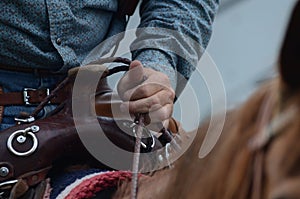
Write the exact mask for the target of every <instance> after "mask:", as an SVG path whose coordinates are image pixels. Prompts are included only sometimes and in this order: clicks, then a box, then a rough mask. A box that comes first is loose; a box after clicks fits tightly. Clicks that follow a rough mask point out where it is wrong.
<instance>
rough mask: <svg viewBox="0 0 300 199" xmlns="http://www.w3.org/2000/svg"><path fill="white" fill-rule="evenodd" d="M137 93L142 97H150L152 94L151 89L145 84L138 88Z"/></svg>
mask: <svg viewBox="0 0 300 199" xmlns="http://www.w3.org/2000/svg"><path fill="white" fill-rule="evenodd" d="M137 93H138V94H139V95H141V96H142V97H148V96H149V95H150V94H149V90H148V89H147V88H146V87H145V86H142V87H140V89H138V90H137Z"/></svg>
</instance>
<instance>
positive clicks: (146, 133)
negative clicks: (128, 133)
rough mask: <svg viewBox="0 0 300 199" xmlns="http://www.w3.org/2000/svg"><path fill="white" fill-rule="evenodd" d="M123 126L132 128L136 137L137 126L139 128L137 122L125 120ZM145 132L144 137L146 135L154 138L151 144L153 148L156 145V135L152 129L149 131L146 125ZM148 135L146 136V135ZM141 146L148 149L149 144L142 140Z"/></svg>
mask: <svg viewBox="0 0 300 199" xmlns="http://www.w3.org/2000/svg"><path fill="white" fill-rule="evenodd" d="M123 126H125V127H127V128H131V129H132V133H133V135H134V137H136V136H137V135H136V128H137V124H136V123H134V122H123ZM143 134H144V136H143V137H144V138H145V137H151V139H152V144H151V146H150V148H153V147H154V145H155V139H154V135H153V133H151V131H149V130H148V129H147V128H146V127H143ZM145 135H146V136H145ZM141 146H142V147H143V148H144V149H147V147H148V146H147V145H146V144H145V143H144V142H141Z"/></svg>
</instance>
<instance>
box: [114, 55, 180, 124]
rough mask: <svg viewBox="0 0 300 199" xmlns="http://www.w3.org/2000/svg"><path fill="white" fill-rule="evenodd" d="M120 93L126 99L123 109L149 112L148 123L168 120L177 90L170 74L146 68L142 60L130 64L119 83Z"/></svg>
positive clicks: (124, 110) (131, 112)
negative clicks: (172, 83)
mask: <svg viewBox="0 0 300 199" xmlns="http://www.w3.org/2000/svg"><path fill="white" fill-rule="evenodd" d="M118 93H119V96H120V97H121V99H122V100H123V101H124V102H123V103H122V105H121V107H120V108H121V110H122V111H123V112H126V111H129V113H130V114H131V115H135V114H137V113H148V116H149V118H148V122H147V123H149V122H150V121H151V123H156V122H163V121H167V119H169V118H170V117H171V115H172V112H173V102H174V98H175V92H174V90H173V89H172V87H171V83H170V80H169V78H168V76H167V75H165V74H163V73H161V72H158V71H155V70H153V69H150V68H144V67H143V66H142V63H141V62H140V61H137V60H135V61H133V62H132V63H131V64H130V68H129V71H128V72H127V73H126V74H125V75H124V76H123V78H122V79H121V80H120V81H119V83H118ZM149 119H150V121H149Z"/></svg>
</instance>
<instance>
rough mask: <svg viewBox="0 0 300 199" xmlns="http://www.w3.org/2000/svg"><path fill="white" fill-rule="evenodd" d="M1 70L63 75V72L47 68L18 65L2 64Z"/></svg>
mask: <svg viewBox="0 0 300 199" xmlns="http://www.w3.org/2000/svg"><path fill="white" fill-rule="evenodd" d="M0 70H7V71H12V72H19V73H31V74H37V75H47V76H49V75H50V74H51V75H62V74H61V73H55V71H51V70H47V69H39V68H24V67H18V66H6V65H0Z"/></svg>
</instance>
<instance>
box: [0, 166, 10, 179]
mask: <svg viewBox="0 0 300 199" xmlns="http://www.w3.org/2000/svg"><path fill="white" fill-rule="evenodd" d="M8 174H9V169H8V168H7V167H1V168H0V176H1V177H6V176H7V175H8Z"/></svg>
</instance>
